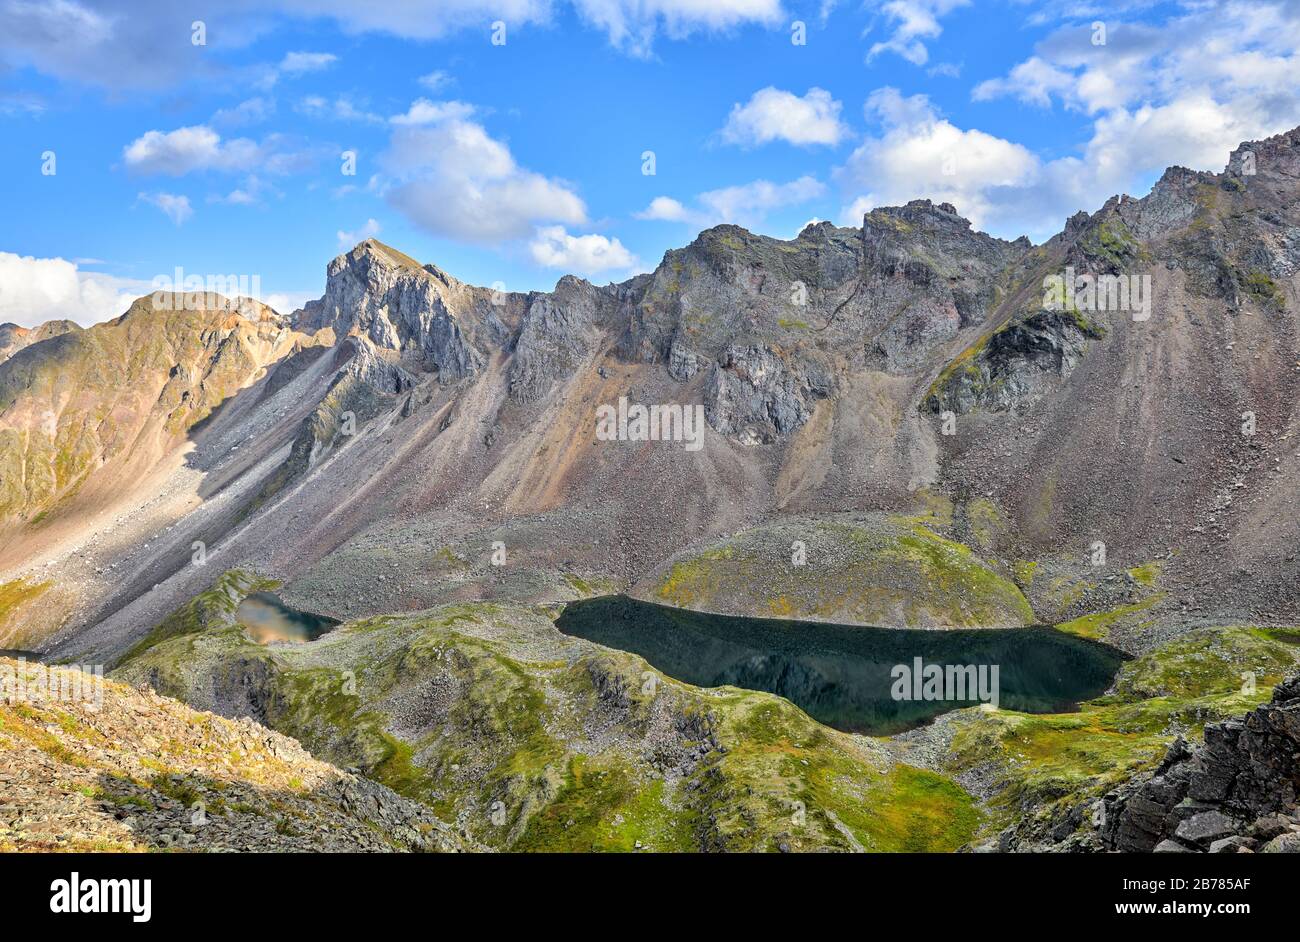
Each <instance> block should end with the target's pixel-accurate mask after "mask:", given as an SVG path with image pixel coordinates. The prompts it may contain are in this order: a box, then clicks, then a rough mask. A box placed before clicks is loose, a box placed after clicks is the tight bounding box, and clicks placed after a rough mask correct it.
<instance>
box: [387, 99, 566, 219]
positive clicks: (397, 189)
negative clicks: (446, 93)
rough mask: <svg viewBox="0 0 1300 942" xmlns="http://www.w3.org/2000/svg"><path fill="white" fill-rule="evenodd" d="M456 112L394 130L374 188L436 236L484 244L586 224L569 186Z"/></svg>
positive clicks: (430, 117) (450, 110)
mask: <svg viewBox="0 0 1300 942" xmlns="http://www.w3.org/2000/svg"><path fill="white" fill-rule="evenodd" d="M413 110H414V109H413ZM457 114H458V112H457V110H455V109H449V110H447V111H445V113H444V115H443V117H442V119H441V120H438V121H436V122H435V123H431V124H421V125H399V126H398V127H396V129H395V130H394V131H393V135H392V137H391V139H390V141H389V147H388V150H387V151H386V152H385V153H384V154H383V155H382V157H381V165H382V167H383V168H384V176H383V177H382V179H380V180H379V181H378V182H377V187H376V188H377V189H378V191H379V192H382V193H383V194H384V195H385V196H386V198H387V199H388V201H389V203H390V204H391V205H392V206H393V207H394V208H395V209H398V210H401V211H402V212H403V213H405V214H406V215H407V216H408V217H410V218H411V219H412V220H413V221H414V222H416V223H417V224H419V225H420V226H422V227H423V228H425V229H427V230H428V231H430V232H433V233H435V234H437V235H443V236H448V237H451V238H455V239H464V240H466V241H470V242H479V243H485V244H496V243H500V242H503V241H505V240H509V239H517V238H523V237H524V236H527V235H529V234H531V233H532V231H533V229H534V227H535V226H537V225H540V224H545V223H552V224H553V223H563V224H566V225H581V224H583V223H585V222H586V221H587V209H586V206H585V204H584V203H583V201H582V199H581V198H580V197H579V196H578V195H577V194H576V193H575V192H574V191H573V190H572V189H571V188H570V186H569V185H568V184H567V183H564V182H563V181H560V180H554V179H550V178H548V177H545V176H543V175H541V174H539V173H534V172H532V171H530V170H526V169H524V168H523V167H520V166H519V165H518V164H517V163H516V162H515V159H514V157H513V156H512V155H511V153H510V148H508V147H507V146H506V145H505V144H504V143H502V142H501V141H498V140H496V139H495V138H493V137H492V136H491V135H490V134H488V132H487V130H486V129H485V128H484V127H483V126H482V125H480V124H478V123H476V122H473V121H468V120H465V119H463V118H461V117H458V116H457ZM424 117H427V118H429V119H430V120H433V116H432V115H431V114H427V113H426V114H425V115H424Z"/></svg>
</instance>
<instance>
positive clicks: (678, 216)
mask: <svg viewBox="0 0 1300 942" xmlns="http://www.w3.org/2000/svg"><path fill="white" fill-rule="evenodd" d="M634 215H635V216H636V218H637V219H653V220H659V221H662V222H690V221H691V218H692V217H691V211H690V210H688V209H687V208H686V207H685V206H683V205H682V204H681V203H680V202H678V201H677V200H675V199H673V198H672V197H671V196H656V197H655V198H654V199H652V200H651V201H650V205H649V206H647V207H646V208H645V209H643V210H642V211H641V212H639V213H634Z"/></svg>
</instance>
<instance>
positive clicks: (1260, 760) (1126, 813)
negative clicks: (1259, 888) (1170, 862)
mask: <svg viewBox="0 0 1300 942" xmlns="http://www.w3.org/2000/svg"><path fill="white" fill-rule="evenodd" d="M1298 799H1300V676H1295V677H1292V678H1291V679H1290V680H1288V681H1286V682H1285V683H1282V684H1278V685H1277V687H1275V688H1274V690H1273V699H1272V700H1271V701H1270V702H1268V703H1266V704H1264V705H1262V706H1259V707H1257V708H1256V709H1254V710H1252V711H1251V712H1249V713H1247V714H1245V715H1244V716H1242V717H1237V718H1233V719H1229V720H1225V721H1223V722H1221V723H1213V724H1210V725H1207V726H1206V727H1205V737H1204V740H1203V741H1202V742H1199V743H1197V744H1195V745H1189V744H1188V742H1187V741H1186V740H1184V739H1182V738H1181V737H1180V738H1179V739H1178V740H1176V741H1175V742H1174V744H1173V745H1172V746H1171V747H1170V749H1169V752H1168V754H1167V755H1166V756H1165V758H1164V761H1163V762H1162V763H1161V764H1160V766H1159V768H1157V769H1156V770H1155V771H1154V772H1153V773H1152V774H1150V775H1148V776H1143V777H1140V778H1138V779H1136V780H1134V781H1133V782H1130V783H1128V784H1126V785H1125V786H1124V787H1122V788H1120V789H1118V790H1117V791H1115V792H1113V793H1111V794H1108V795H1106V796H1105V797H1104V798H1103V799H1102V808H1103V813H1104V821H1105V824H1104V826H1103V827H1102V828H1101V838H1102V841H1103V843H1104V845H1105V846H1106V847H1107V848H1112V849H1115V850H1122V851H1151V850H1155V851H1156V852H1159V853H1189V852H1192V853H1195V852H1200V853H1205V852H1209V853H1238V852H1243V851H1262V852H1264V853H1300V805H1298V803H1297V800H1298Z"/></svg>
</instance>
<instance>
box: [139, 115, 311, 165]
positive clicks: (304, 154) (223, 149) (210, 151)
mask: <svg viewBox="0 0 1300 942" xmlns="http://www.w3.org/2000/svg"><path fill="white" fill-rule="evenodd" d="M326 153H332V150H331V149H330V148H327V147H324V146H323V145H306V144H303V143H302V142H300V141H299V140H297V139H295V138H291V137H288V136H287V135H284V134H269V135H267V136H266V137H265V138H263V139H262V141H261V142H260V143H259V142H257V141H253V140H250V139H249V138H246V137H239V138H234V139H232V140H229V141H225V140H222V138H221V135H220V134H218V133H217V132H216V131H214V130H212V128H210V127H208V126H207V125H204V124H198V125H193V126H191V127H184V128H177V129H176V130H175V131H146V132H145V133H144V134H142V135H140V136H139V137H138V138H136V139H135V140H134V141H132V142H131V143H130V144H128V145H127V146H126V147H124V148H123V149H122V158H123V161H124V162H125V164H126V167H127V168H128V169H129V170H132V171H135V172H137V173H143V174H166V175H168V176H173V177H181V176H184V175H186V174H188V173H194V172H197V171H205V170H211V171H217V172H222V173H235V172H249V171H259V172H263V173H270V174H285V173H299V172H302V171H303V170H306V169H308V168H309V167H310V166H311V165H312V164H314V163H315V162H316V161H317V160H319V159H320V158H321V157H322V156H324V155H325V154H326Z"/></svg>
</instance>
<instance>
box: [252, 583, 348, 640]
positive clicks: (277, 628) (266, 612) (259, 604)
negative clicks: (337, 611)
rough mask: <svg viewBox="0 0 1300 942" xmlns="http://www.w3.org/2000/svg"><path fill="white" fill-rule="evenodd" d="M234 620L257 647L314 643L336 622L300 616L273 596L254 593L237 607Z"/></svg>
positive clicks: (310, 616)
mask: <svg viewBox="0 0 1300 942" xmlns="http://www.w3.org/2000/svg"><path fill="white" fill-rule="evenodd" d="M235 618H237V619H238V620H239V623H240V624H242V625H243V626H244V628H246V629H247V630H248V634H249V636H250V637H251V638H252V639H253V640H254V641H256V642H258V643H259V644H266V643H268V642H270V641H315V640H316V639H317V638H319V637H320V636H321V635H323V634H325V632H327V631H331V630H333V629H334V628H337V627H338V626H339V624H340V622H339V621H338V620H336V619H333V618H327V617H325V616H324V615H313V614H312V613H311V612H300V611H298V610H297V609H296V608H290V607H289V606H287V605H285V604H284V603H283V602H281V601H280V597H279V596H278V595H276V594H274V593H273V592H254V593H253V594H251V595H249V596H248V597H247V598H245V599H244V600H243V601H242V602H240V603H239V608H237V609H236V610H235Z"/></svg>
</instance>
